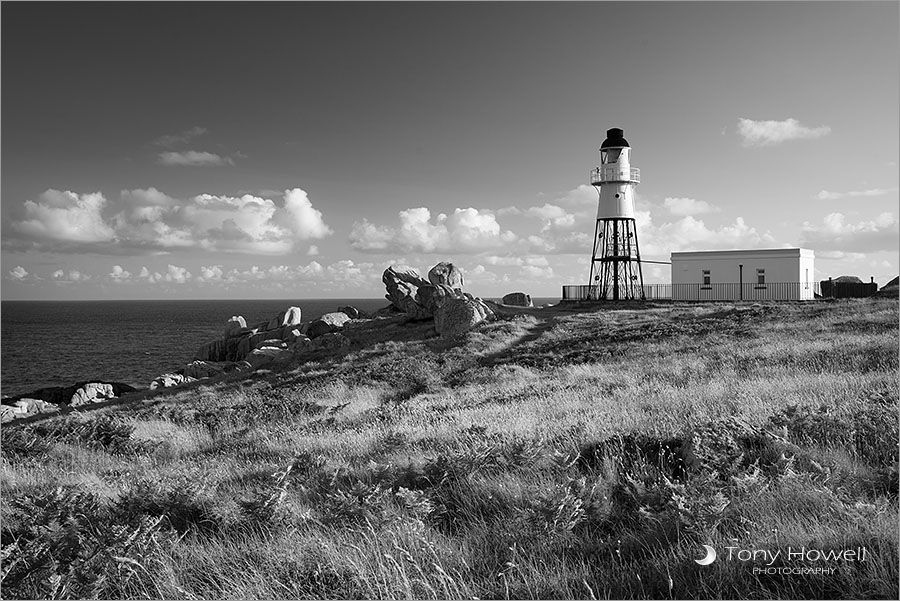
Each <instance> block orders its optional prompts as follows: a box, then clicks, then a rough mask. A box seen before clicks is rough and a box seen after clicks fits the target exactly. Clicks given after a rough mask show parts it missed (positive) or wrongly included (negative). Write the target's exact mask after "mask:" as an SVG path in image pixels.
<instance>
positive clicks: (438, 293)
mask: <svg viewBox="0 0 900 601" xmlns="http://www.w3.org/2000/svg"><path fill="white" fill-rule="evenodd" d="M461 296H463V293H462V291H460V290H459V289H456V288H452V287H450V286H448V285H445V284H436V285H430V286H421V287H419V290H418V292H417V293H416V303H417V304H418V305H419V306H420V307H421V308H422V309H424V310H425V312H427V313H428V314H429V315H431V316H434V314H435V311H437V308H438V306H440V304H441V303H442V302H443V301H444V300H445V299H448V298H457V297H461Z"/></svg>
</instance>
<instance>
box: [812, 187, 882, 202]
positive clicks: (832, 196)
mask: <svg viewBox="0 0 900 601" xmlns="http://www.w3.org/2000/svg"><path fill="white" fill-rule="evenodd" d="M896 191H897V188H871V189H869V190H849V191H847V192H830V191H828V190H820V191H819V193H818V194H816V195H815V196H814V197H813V198H817V199H819V200H838V199H840V198H858V197H866V196H885V195H887V194H890V193H892V192H896Z"/></svg>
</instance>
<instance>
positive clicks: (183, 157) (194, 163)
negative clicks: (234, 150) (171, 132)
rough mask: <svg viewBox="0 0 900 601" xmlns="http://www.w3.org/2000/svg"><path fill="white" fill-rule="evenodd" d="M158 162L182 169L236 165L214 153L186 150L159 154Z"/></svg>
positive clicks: (232, 161)
mask: <svg viewBox="0 0 900 601" xmlns="http://www.w3.org/2000/svg"><path fill="white" fill-rule="evenodd" d="M157 161H158V162H159V163H160V164H161V165H169V166H172V165H176V166H182V167H222V166H224V165H234V159H232V158H231V157H223V156H221V155H218V154H215V153H213V152H205V151H199V150H185V151H183V152H175V151H171V150H170V151H166V152H161V153H159V155H158V157H157Z"/></svg>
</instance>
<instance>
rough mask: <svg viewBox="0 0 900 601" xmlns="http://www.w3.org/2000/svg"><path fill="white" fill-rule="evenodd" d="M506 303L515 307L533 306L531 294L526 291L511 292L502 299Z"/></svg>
mask: <svg viewBox="0 0 900 601" xmlns="http://www.w3.org/2000/svg"><path fill="white" fill-rule="evenodd" d="M501 300H502V302H503V304H504V305H512V306H514V307H533V306H534V303H533V302H532V300H531V295H530V294H525V293H524V292H510V293H509V294H507V295H506V296H504V297H503V299H501Z"/></svg>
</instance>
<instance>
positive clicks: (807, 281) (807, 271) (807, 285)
mask: <svg viewBox="0 0 900 601" xmlns="http://www.w3.org/2000/svg"><path fill="white" fill-rule="evenodd" d="M805 280H806V289H807V290H809V269H807V270H806V278H805Z"/></svg>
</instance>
